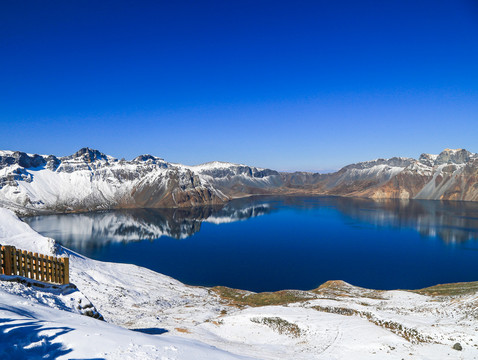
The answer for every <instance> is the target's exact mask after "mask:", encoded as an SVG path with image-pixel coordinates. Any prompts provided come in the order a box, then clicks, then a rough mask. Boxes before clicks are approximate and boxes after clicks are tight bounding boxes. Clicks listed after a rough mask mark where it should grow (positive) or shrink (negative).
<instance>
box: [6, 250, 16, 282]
mask: <svg viewBox="0 0 478 360" xmlns="http://www.w3.org/2000/svg"><path fill="white" fill-rule="evenodd" d="M4 250H5V252H4V256H5V257H4V264H5V265H4V266H5V269H4V272H5V275H12V260H13V255H14V254H15V247H14V246H8V245H7V246H4Z"/></svg>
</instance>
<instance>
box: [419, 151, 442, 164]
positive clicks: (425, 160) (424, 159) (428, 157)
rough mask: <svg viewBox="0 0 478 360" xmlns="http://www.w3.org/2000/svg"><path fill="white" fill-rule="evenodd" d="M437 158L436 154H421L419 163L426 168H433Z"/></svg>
mask: <svg viewBox="0 0 478 360" xmlns="http://www.w3.org/2000/svg"><path fill="white" fill-rule="evenodd" d="M437 157H438V155H434V154H421V155H420V157H419V158H418V162H420V163H422V164H423V165H426V166H433V165H435V161H436V159H437Z"/></svg>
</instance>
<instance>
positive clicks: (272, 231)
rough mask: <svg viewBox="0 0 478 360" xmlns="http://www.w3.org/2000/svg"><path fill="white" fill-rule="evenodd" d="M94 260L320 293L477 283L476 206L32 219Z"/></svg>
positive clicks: (311, 202)
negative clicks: (334, 287) (333, 284)
mask: <svg viewBox="0 0 478 360" xmlns="http://www.w3.org/2000/svg"><path fill="white" fill-rule="evenodd" d="M25 221H27V222H28V223H29V224H30V225H31V226H32V227H33V228H34V229H36V230H37V231H39V232H40V233H42V234H44V235H47V236H50V237H53V238H55V239H56V240H57V241H59V242H60V243H62V244H63V245H65V246H67V247H69V248H71V249H72V250H74V251H77V252H79V253H82V254H84V255H86V256H88V257H91V258H93V259H98V260H103V261H113V262H124V263H133V264H136V265H140V266H144V267H147V268H150V269H152V270H155V271H158V272H160V273H163V274H166V275H169V276H172V277H174V278H176V279H178V280H180V281H182V282H184V283H186V284H190V285H204V286H214V285H225V286H230V287H234V288H240V289H247V290H251V291H273V290H280V289H303V290H307V289H313V288H316V287H317V286H319V285H320V284H322V283H323V282H325V281H327V280H338V279H340V280H345V281H347V282H349V283H351V284H354V285H358V286H363V287H368V288H375V289H398V288H402V289H416V288H423V287H427V286H431V285H435V284H439V283H447V282H459V281H476V280H478V261H477V260H478V204H475V203H466V202H440V201H417V200H414V201H406V202H403V201H395V200H393V201H392V200H391V201H382V202H376V201H373V200H365V199H349V198H339V197H257V198H249V199H241V200H235V201H233V202H230V203H228V204H227V205H226V206H224V207H222V208H221V207H204V208H196V209H190V210H178V209H176V210H174V209H159V210H158V209H155V210H153V209H142V210H132V211H108V212H97V213H87V214H68V215H50V216H40V217H32V218H26V219H25Z"/></svg>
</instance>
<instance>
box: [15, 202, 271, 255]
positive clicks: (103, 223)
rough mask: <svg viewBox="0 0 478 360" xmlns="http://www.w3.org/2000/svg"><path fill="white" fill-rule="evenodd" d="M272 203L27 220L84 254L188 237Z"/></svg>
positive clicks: (252, 214) (264, 211) (260, 211)
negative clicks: (112, 246) (111, 245)
mask: <svg viewBox="0 0 478 360" xmlns="http://www.w3.org/2000/svg"><path fill="white" fill-rule="evenodd" d="M271 210H272V209H271V207H270V205H269V204H267V203H265V204H261V203H258V204H254V203H252V204H251V203H250V202H248V201H245V202H244V201H243V200H242V201H240V200H238V201H236V202H234V203H229V204H226V205H224V206H204V207H196V208H185V209H182V208H179V209H134V210H116V211H103V212H91V213H79V214H61V215H48V216H35V217H29V218H25V219H24V220H25V221H26V222H27V223H28V224H29V225H30V226H31V227H32V228H34V229H35V230H36V231H38V232H40V233H42V234H44V235H46V236H48V237H51V238H54V239H57V240H58V241H60V242H61V244H62V245H64V246H66V247H68V248H71V249H74V250H75V251H78V252H80V253H85V251H88V250H89V249H90V250H91V249H94V248H98V247H103V246H105V245H107V244H108V243H111V242H128V241H140V240H155V239H158V238H160V237H162V236H168V237H171V238H174V239H184V238H187V237H189V236H191V235H193V234H195V233H196V232H198V231H199V230H200V229H201V223H203V222H207V223H213V224H223V223H229V222H234V221H241V220H247V219H249V218H251V217H256V216H260V215H264V214H267V213H269V212H270V211H271Z"/></svg>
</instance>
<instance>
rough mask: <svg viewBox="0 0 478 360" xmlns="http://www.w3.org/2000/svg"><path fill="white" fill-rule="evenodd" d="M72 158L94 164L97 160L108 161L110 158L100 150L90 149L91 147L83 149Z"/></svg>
mask: <svg viewBox="0 0 478 360" xmlns="http://www.w3.org/2000/svg"><path fill="white" fill-rule="evenodd" d="M70 158H73V159H74V158H82V159H83V160H85V161H86V162H93V161H95V160H108V156H106V155H105V154H103V153H102V152H100V151H98V150H95V149H90V148H89V147H84V148H81V149H80V150H78V151H77V152H76V153H74V154H73V155H72V156H71V157H70Z"/></svg>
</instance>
